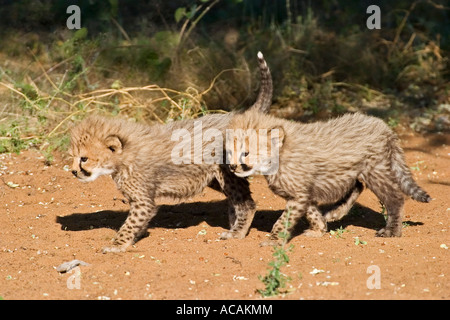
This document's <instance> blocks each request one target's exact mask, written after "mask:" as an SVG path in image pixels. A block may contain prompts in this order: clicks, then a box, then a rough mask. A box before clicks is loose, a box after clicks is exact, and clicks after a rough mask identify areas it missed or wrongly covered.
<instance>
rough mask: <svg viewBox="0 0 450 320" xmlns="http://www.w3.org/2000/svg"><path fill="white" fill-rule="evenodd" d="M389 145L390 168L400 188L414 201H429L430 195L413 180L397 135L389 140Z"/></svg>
mask: <svg viewBox="0 0 450 320" xmlns="http://www.w3.org/2000/svg"><path fill="white" fill-rule="evenodd" d="M390 147H391V170H392V172H393V173H394V175H395V178H396V180H397V182H398V184H399V186H400V189H401V190H402V191H403V193H405V194H406V195H408V196H410V197H411V198H413V199H414V200H416V201H420V202H430V201H431V197H430V196H429V195H428V193H427V192H426V191H425V190H423V189H422V188H421V187H419V186H418V185H417V183H416V182H415V181H414V179H413V177H412V175H411V171H410V170H409V168H408V166H407V165H406V162H405V157H404V155H403V150H402V148H401V147H400V145H399V141H398V138H397V137H394V138H393V139H392V140H391V141H390Z"/></svg>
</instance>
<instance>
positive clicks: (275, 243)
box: [259, 238, 283, 247]
mask: <svg viewBox="0 0 450 320" xmlns="http://www.w3.org/2000/svg"><path fill="white" fill-rule="evenodd" d="M282 244H283V240H281V239H274V238H269V239H267V240H265V241H263V242H261V243H260V244H259V246H260V247H277V246H281V245H282Z"/></svg>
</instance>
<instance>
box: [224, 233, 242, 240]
mask: <svg viewBox="0 0 450 320" xmlns="http://www.w3.org/2000/svg"><path fill="white" fill-rule="evenodd" d="M243 238H245V234H244V235H243V234H242V232H236V231H224V232H222V234H221V235H220V240H228V239H243Z"/></svg>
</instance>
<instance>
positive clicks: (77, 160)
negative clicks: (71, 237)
mask: <svg viewBox="0 0 450 320" xmlns="http://www.w3.org/2000/svg"><path fill="white" fill-rule="evenodd" d="M258 63H259V69H260V76H261V85H260V92H259V94H258V97H257V100H256V102H255V104H254V105H253V106H252V107H251V108H250V109H251V110H253V111H255V112H261V113H263V112H267V111H268V110H269V108H270V105H271V100H272V79H271V75H270V71H269V68H268V67H267V64H266V62H265V60H264V57H263V55H262V54H261V53H258ZM234 114H236V113H233V112H232V113H228V114H213V115H206V116H204V117H201V118H199V119H195V120H183V121H175V122H172V123H170V124H166V125H162V124H158V125H152V126H148V125H143V124H138V123H131V122H129V121H126V120H122V119H112V118H103V117H95V116H94V117H89V118H87V119H85V120H83V121H82V122H81V123H79V124H78V125H77V126H75V127H74V128H73V129H72V131H71V147H70V154H71V156H72V157H73V166H72V173H73V175H74V176H76V177H77V178H78V179H79V180H81V181H83V182H89V181H93V180H95V179H97V178H98V177H99V176H101V175H111V177H112V178H113V180H114V181H115V183H116V185H117V187H118V189H119V190H120V191H121V192H122V193H123V195H124V196H125V198H126V199H127V200H128V202H129V204H130V211H129V214H128V217H127V219H126V221H125V222H124V224H123V225H122V227H121V228H120V229H119V231H118V232H117V234H116V236H115V238H114V239H113V243H112V246H109V247H106V248H104V249H103V252H120V251H125V249H126V248H127V247H128V246H130V245H131V244H133V243H134V242H135V241H136V240H137V239H138V238H140V237H142V235H143V234H145V233H146V231H147V225H148V223H149V221H150V220H151V219H152V218H153V217H154V216H155V215H156V213H157V205H156V201H157V200H158V199H160V198H171V199H173V200H175V201H182V200H183V199H188V198H190V197H193V196H195V195H196V194H199V193H200V192H202V190H203V189H204V188H205V187H206V186H208V185H210V184H212V183H215V182H218V184H219V185H220V187H221V189H222V191H223V192H224V193H225V195H226V196H227V198H228V202H229V205H230V206H229V210H228V215H229V220H230V230H229V231H226V232H224V233H223V234H222V238H223V239H228V238H243V237H245V235H246V234H247V232H248V229H249V227H250V223H251V222H252V218H253V215H254V213H255V208H256V206H255V203H254V201H253V199H252V197H251V194H250V189H249V183H248V181H247V180H246V179H245V178H240V177H237V176H236V175H234V174H232V173H231V172H230V171H229V169H228V166H226V165H225V164H224V162H225V161H224V156H223V147H224V145H223V143H221V144H220V149H218V150H216V149H212V150H213V151H217V152H214V156H218V157H221V159H217V158H216V160H220V161H213V162H211V161H203V160H202V159H201V157H202V155H203V156H205V153H203V151H205V150H211V149H208V147H210V145H211V141H213V140H211V139H210V138H211V137H208V132H213V131H214V132H216V133H217V132H219V133H221V134H222V133H224V132H225V129H226V127H227V126H228V123H229V121H230V120H231V118H232V117H233V115H234ZM198 124H200V125H201V127H200V133H203V139H201V140H200V147H201V150H200V160H201V161H199V162H196V161H195V160H198V159H195V157H196V155H198V153H197V151H198V150H197V149H196V148H198V146H196V141H197V140H196V134H198V126H197V125H198ZM180 131H181V132H184V133H185V134H187V137H188V138H189V139H186V140H184V139H182V141H181V142H180V141H177V139H175V140H174V139H173V134H174V132H180ZM196 131H197V132H196ZM192 136H193V137H194V143H193V144H194V150H192V151H191V150H189V149H190V148H191V139H190V137H192ZM205 137H206V139H205ZM213 138H215V136H213ZM180 145H181V146H182V148H180ZM185 147H186V148H187V149H185ZM174 150H181V151H183V153H182V155H183V156H188V157H189V156H191V155H192V153H193V154H194V162H184V159H183V158H182V157H180V158H181V160H183V161H180V162H178V160H177V162H175V161H174V155H177V152H174ZM185 150H188V152H187V153H185ZM211 154H212V153H210V155H211ZM191 159H192V158H191ZM216 185H217V184H216Z"/></svg>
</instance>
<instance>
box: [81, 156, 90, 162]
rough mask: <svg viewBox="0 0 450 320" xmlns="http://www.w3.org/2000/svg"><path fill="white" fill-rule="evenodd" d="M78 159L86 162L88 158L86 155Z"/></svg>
mask: <svg viewBox="0 0 450 320" xmlns="http://www.w3.org/2000/svg"><path fill="white" fill-rule="evenodd" d="M80 160H81V162H86V161H88V158H87V157H81V158H80Z"/></svg>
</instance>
